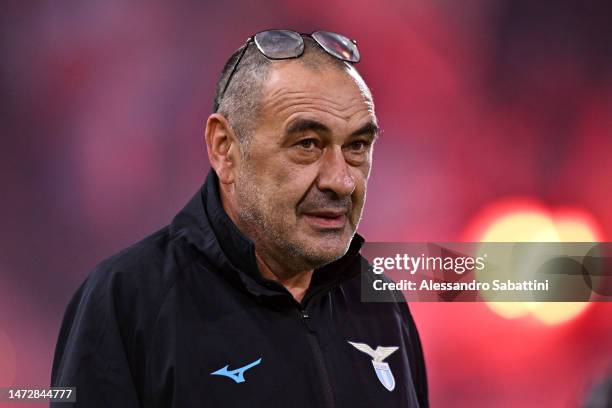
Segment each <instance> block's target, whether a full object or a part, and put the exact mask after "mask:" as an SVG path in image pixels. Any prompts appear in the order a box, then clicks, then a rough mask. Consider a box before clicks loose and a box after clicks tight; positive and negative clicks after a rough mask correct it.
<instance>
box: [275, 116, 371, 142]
mask: <svg viewBox="0 0 612 408" xmlns="http://www.w3.org/2000/svg"><path fill="white" fill-rule="evenodd" d="M308 130H312V131H315V132H325V133H328V132H331V130H330V129H329V128H328V127H327V126H325V125H324V124H323V123H321V122H318V121H316V120H313V119H297V120H295V121H293V122H292V123H291V124H290V125H289V127H288V128H287V130H286V131H285V134H287V135H290V134H293V133H300V132H305V131H308ZM379 131H380V128H379V127H378V125H377V124H376V123H374V122H373V121H370V122H368V123H366V124H364V125H363V126H361V127H360V128H359V129H357V130H355V131H354V132H353V133H351V136H360V135H372V136H373V137H374V138H376V136H378V133H379Z"/></svg>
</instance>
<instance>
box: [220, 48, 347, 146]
mask: <svg viewBox="0 0 612 408" xmlns="http://www.w3.org/2000/svg"><path fill="white" fill-rule="evenodd" d="M244 47H248V49H247V50H246V52H245V53H244V55H243V57H242V59H241V60H240V64H239V65H238V67H237V69H236V71H235V72H234V75H233V76H232V78H231V83H230V84H229V86H228V87H227V89H226V90H225V94H224V95H221V93H222V92H223V88H224V87H225V83H226V82H227V80H228V77H229V75H230V72H231V71H232V67H233V66H234V65H235V64H236V61H237V60H238V58H239V56H240V54H241V53H242V51H243V50H244ZM297 61H299V62H300V63H302V64H304V65H306V66H307V67H309V68H312V69H320V68H321V67H323V66H328V67H329V66H331V67H336V68H337V69H343V70H346V69H347V66H348V64H347V63H345V62H344V61H341V60H339V59H337V58H335V57H333V56H331V55H329V54H328V53H327V52H325V51H324V50H323V49H322V48H321V47H320V46H319V45H318V44H317V43H316V42H315V41H314V40H313V39H311V38H308V37H305V38H304V54H303V55H302V56H300V57H299V58H297ZM272 62H273V60H270V59H268V58H267V57H266V56H265V55H263V54H262V53H261V52H259V50H258V49H257V46H256V45H255V44H251V43H248V44H245V45H243V46H242V47H240V48H238V49H237V50H236V51H235V52H234V53H233V54H232V56H231V57H230V58H229V60H228V61H227V62H226V63H225V66H224V67H223V71H222V72H221V75H220V77H219V80H218V81H217V86H216V92H215V100H214V104H213V112H218V113H220V114H221V115H223V116H224V117H225V118H226V119H227V120H228V122H229V124H230V126H231V127H232V129H233V130H234V132H235V133H236V136H237V137H238V140H239V141H240V148H241V150H242V153H243V154H244V153H246V152H247V151H248V145H249V142H250V141H251V139H252V136H253V133H254V131H255V126H256V123H257V117H258V114H259V109H260V102H261V99H262V97H263V89H264V84H265V81H266V78H267V76H268V74H269V71H270V64H271V63H272Z"/></svg>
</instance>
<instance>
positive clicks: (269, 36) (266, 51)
mask: <svg viewBox="0 0 612 408" xmlns="http://www.w3.org/2000/svg"><path fill="white" fill-rule="evenodd" d="M255 44H256V45H257V48H259V51H261V53H262V54H263V55H265V56H266V57H268V58H271V59H285V58H295V57H299V56H300V55H302V53H303V52H304V40H303V39H302V36H301V35H299V34H298V33H296V32H294V31H289V30H268V31H263V32H261V33H258V34H256V35H255Z"/></svg>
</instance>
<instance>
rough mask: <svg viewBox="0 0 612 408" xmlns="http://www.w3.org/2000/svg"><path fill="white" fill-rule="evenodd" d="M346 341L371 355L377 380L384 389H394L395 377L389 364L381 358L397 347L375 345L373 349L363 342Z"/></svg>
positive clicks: (387, 355)
mask: <svg viewBox="0 0 612 408" xmlns="http://www.w3.org/2000/svg"><path fill="white" fill-rule="evenodd" d="M348 343H349V344H350V345H351V346H353V347H355V348H356V349H357V350H359V351H362V352H364V353H366V354H367V355H368V356H370V357H372V365H373V366H374V372H375V373H376V377H378V380H379V381H380V382H381V384H382V385H383V386H384V387H385V388H386V389H388V390H389V391H393V390H394V389H395V378H394V377H393V373H392V372H391V368H390V367H389V364H388V363H385V362H384V361H383V360H384V359H386V358H387V357H389V356H390V355H391V354H393V353H394V352H395V351H396V350H397V349H399V347H381V346H378V347H376V350H374V349H372V347H370V346H368V345H367V344H365V343H353V342H352V341H349V342H348Z"/></svg>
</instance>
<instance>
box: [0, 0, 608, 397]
mask: <svg viewBox="0 0 612 408" xmlns="http://www.w3.org/2000/svg"><path fill="white" fill-rule="evenodd" d="M71 3H72V4H67V3H64V4H63V5H62V6H60V4H59V3H56V2H46V3H34V2H14V1H9V2H4V4H3V5H2V6H1V8H2V11H1V13H0V33H1V36H0V57H1V61H2V62H1V71H0V90H1V95H2V98H0V106H1V112H2V133H3V134H2V139H1V150H0V169H1V171H0V180H1V181H2V186H3V188H2V192H3V194H2V198H1V200H0V214H2V231H3V234H2V235H1V236H0V273H1V275H0V276H1V286H0V386H46V385H48V383H49V379H50V371H51V362H52V357H53V350H54V345H55V341H56V338H57V334H58V331H59V326H60V322H61V318H62V315H63V312H64V308H65V306H66V304H67V302H68V300H69V298H70V297H71V296H72V294H73V293H74V291H75V290H76V288H77V286H78V285H79V284H80V283H81V282H82V281H83V280H84V278H85V276H86V274H87V272H88V271H89V270H90V269H91V268H92V267H93V266H94V265H95V264H96V263H97V262H99V261H100V260H101V259H103V258H105V257H107V256H109V255H111V254H112V253H114V252H116V251H118V250H119V249H121V248H123V247H125V246H127V245H128V244H130V243H133V242H135V241H137V240H139V239H140V238H141V237H143V236H145V235H147V234H148V233H150V232H152V231H154V230H156V229H158V228H159V227H161V226H162V225H164V224H167V223H168V222H169V221H170V220H171V218H172V217H173V215H174V214H175V213H176V212H177V211H178V210H180V208H182V206H183V204H184V203H185V202H186V201H187V200H188V198H189V197H191V195H192V194H193V193H194V192H195V190H196V189H197V188H198V187H199V186H200V184H201V183H202V182H203V180H204V176H205V174H206V172H207V169H208V163H207V161H206V154H205V147H204V143H203V126H204V123H205V120H206V117H207V115H208V114H209V113H210V106H211V105H212V98H213V93H214V85H215V82H216V80H217V76H218V74H219V72H220V70H221V68H222V66H223V63H224V62H225V60H226V59H227V58H228V57H229V55H230V54H231V52H232V51H233V50H234V49H236V48H237V47H238V46H240V45H241V44H242V42H243V41H244V40H245V39H246V38H247V37H248V36H249V35H251V34H253V33H255V32H257V31H260V30H262V29H266V28H292V29H295V30H298V31H303V32H312V31H314V30H316V29H327V30H331V31H337V32H340V33H344V34H346V35H348V36H349V37H351V38H355V39H356V40H357V41H358V42H359V47H360V50H361V54H362V62H360V63H359V65H358V68H359V70H360V71H361V72H362V74H363V76H364V77H365V79H366V81H367V82H368V83H369V85H370V86H371V88H372V91H373V94H374V98H375V102H376V109H377V115H378V117H379V121H380V123H381V125H382V128H383V134H382V136H381V138H380V140H379V142H378V144H377V146H376V149H375V155H374V167H373V172H372V178H371V181H370V189H369V191H368V202H367V205H366V210H365V214H364V220H363V222H362V224H361V226H360V232H361V234H362V235H364V236H365V237H366V239H368V240H370V241H387V242H388V241H440V242H444V241H446V242H449V241H457V240H464V239H475V237H474V236H473V235H472V236H470V234H471V232H470V231H473V228H474V225H475V224H474V223H475V222H477V220H479V219H482V217H484V216H485V215H486V214H487V211H488V210H487V209H488V208H491V206H495V205H497V203H500V202H501V203H504V202H508V200H510V202H511V200H514V199H515V198H519V199H520V200H528V201H530V202H532V203H536V204H534V205H537V206H541V207H542V208H544V209H546V211H552V212H554V211H556V209H561V208H571V209H573V210H575V211H577V212H579V213H580V214H582V215H584V217H586V218H588V219H589V220H590V221H589V225H590V226H591V227H592V229H593V230H594V231H595V232H594V234H595V236H597V237H598V239H600V240H607V241H609V240H610V237H611V235H612V191H611V189H612V30H611V29H610V27H611V26H610V21H611V19H612V5H611V3H610V2H609V1H601V0H600V1H591V2H588V3H587V2H580V1H577V0H575V1H567V0H563V1H554V2H553V1H547V2H532V1H528V0H517V1H510V0H491V1H489V0H487V1H485V0H468V1H462V2H456V1H451V0H436V1H426V0H414V1H400V0H385V1H373V0H360V1H352V2H341V1H337V0H333V1H332V0H328V1H325V2H324V1H310V2H303V1H295V0H290V1H273V2H255V1H225V2H205V1H198V2H196V1H192V2H180V3H179V2H147V6H146V7H144V6H143V4H140V5H137V4H135V3H132V4H128V2H122V1H117V0H110V1H105V2H71ZM477 238H478V237H476V239H477ZM411 308H412V310H413V314H414V316H415V319H416V321H417V324H418V326H419V329H420V332H421V336H422V341H423V344H424V348H425V354H426V360H427V364H428V371H429V381H430V394H431V403H432V406H433V407H447V406H460V407H492V406H495V407H497V406H502V407H567V406H580V405H581V404H582V401H584V399H585V398H586V395H587V394H588V392H589V389H590V387H591V386H592V384H594V383H595V382H597V381H598V380H599V379H601V378H603V376H604V375H606V374H607V373H609V370H610V369H611V367H612V317H611V316H612V313H611V312H612V305H611V304H604V303H597V304H592V305H590V306H589V307H588V308H586V309H585V310H584V311H583V312H582V313H580V314H578V315H577V316H576V317H574V318H572V319H570V320H567V321H565V322H562V323H559V324H556V325H549V324H544V323H542V322H541V321H540V320H538V319H535V318H533V316H529V315H527V316H523V317H518V318H513V319H507V318H504V317H502V316H500V315H498V314H496V313H495V312H493V310H492V309H490V308H489V307H487V305H485V304H482V303H476V304H412V305H411ZM15 406H19V407H24V406H25V404H19V405H15Z"/></svg>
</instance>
